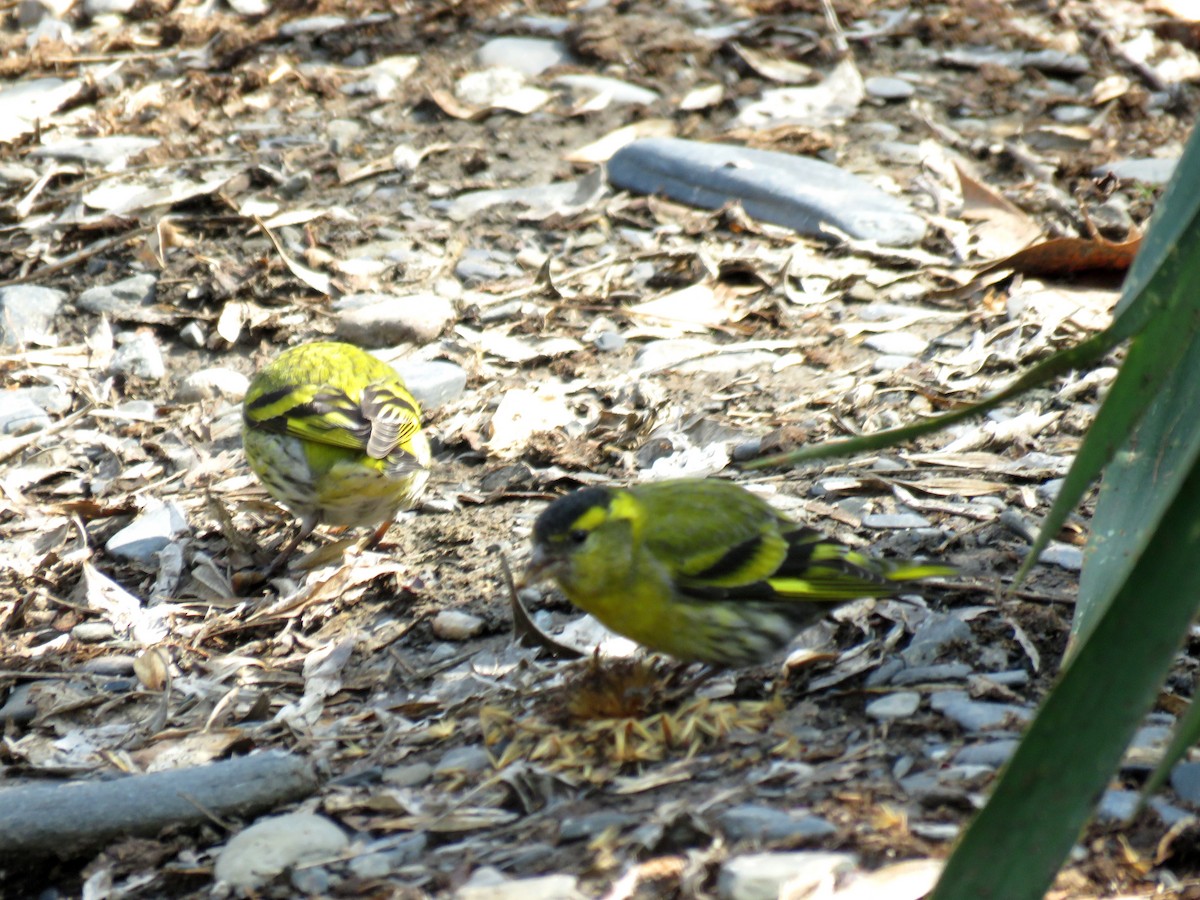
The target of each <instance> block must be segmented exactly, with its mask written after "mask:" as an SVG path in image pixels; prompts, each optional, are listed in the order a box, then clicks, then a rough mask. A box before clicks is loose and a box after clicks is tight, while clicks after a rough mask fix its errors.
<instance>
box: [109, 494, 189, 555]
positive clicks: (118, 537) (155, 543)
mask: <svg viewBox="0 0 1200 900" xmlns="http://www.w3.org/2000/svg"><path fill="white" fill-rule="evenodd" d="M188 531H189V528H188V523H187V519H186V518H184V515H183V511H182V510H180V508H179V507H178V506H176V505H175V503H174V502H170V503H164V504H161V505H159V506H156V507H152V508H148V509H147V510H146V511H145V512H143V513H142V514H141V515H139V516H138V517H137V518H136V519H134V520H133V521H132V522H130V523H129V524H128V525H126V526H125V527H124V528H122V529H121V530H120V531H118V532H117V533H116V534H114V535H113V536H112V537H110V538H109V539H108V541H107V543H105V545H104V549H105V551H107V552H108V553H110V554H112V555H113V556H116V557H118V558H120V559H127V560H131V561H133V562H137V563H140V564H141V565H151V564H153V563H154V561H155V557H154V554H156V553H158V552H159V551H160V550H162V549H163V547H165V546H167V544H169V543H171V541H173V540H175V539H177V538H178V537H180V536H181V535H185V534H187V533H188Z"/></svg>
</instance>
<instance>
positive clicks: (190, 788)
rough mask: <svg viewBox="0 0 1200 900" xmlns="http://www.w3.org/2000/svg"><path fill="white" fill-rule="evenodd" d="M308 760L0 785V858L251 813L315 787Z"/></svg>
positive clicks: (247, 761) (63, 853)
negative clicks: (27, 784) (69, 780)
mask: <svg viewBox="0 0 1200 900" xmlns="http://www.w3.org/2000/svg"><path fill="white" fill-rule="evenodd" d="M318 783H319V782H318V779H317V775H316V773H315V772H314V771H313V768H312V765H311V764H310V763H309V762H308V761H307V760H304V759H301V758H299V757H296V756H292V755H290V754H287V753H279V752H275V751H272V752H267V753H257V754H254V755H253V756H243V757H238V758H236V759H228V760H222V761H221V762H215V763H210V764H208V765H204V766H193V767H190V768H186V769H172V770H170V771H166V772H154V773H151V774H149V775H130V776H128V777H125V778H116V779H113V780H111V781H85V782H69V783H65V784H58V785H53V786H46V785H36V786H32V787H17V788H8V789H6V790H0V858H13V857H17V856H19V855H26V856H28V855H33V856H48V855H54V856H58V857H60V858H62V859H67V858H70V857H71V856H75V855H79V854H81V853H84V852H87V851H89V850H91V849H94V848H95V847H98V846H100V845H102V844H104V843H106V842H107V841H110V840H112V839H114V838H118V837H128V836H130V835H148V836H153V835H155V834H157V833H158V832H159V831H160V830H161V829H163V828H164V827H166V826H167V825H197V824H199V823H201V822H208V821H211V819H212V817H213V816H217V817H222V818H223V817H225V816H249V815H254V814H256V813H260V812H263V811H265V810H268V809H274V808H275V807H277V806H279V805H280V804H283V803H288V802H290V801H292V800H298V799H300V798H301V797H306V796H308V795H309V794H311V793H313V792H314V791H315V790H316V788H317V785H318Z"/></svg>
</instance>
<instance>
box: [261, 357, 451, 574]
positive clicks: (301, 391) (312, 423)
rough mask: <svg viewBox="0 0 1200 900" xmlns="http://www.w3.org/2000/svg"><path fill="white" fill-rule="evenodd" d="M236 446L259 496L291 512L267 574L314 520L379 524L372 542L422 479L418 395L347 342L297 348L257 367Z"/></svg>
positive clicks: (426, 459)
mask: <svg viewBox="0 0 1200 900" xmlns="http://www.w3.org/2000/svg"><path fill="white" fill-rule="evenodd" d="M242 443H243V445H244V447H245V450H246V459H247V461H248V462H249V463H250V468H252V469H253V470H254V473H255V474H256V475H257V476H258V477H259V479H260V480H261V481H262V483H263V486H264V487H266V489H267V492H268V493H270V494H271V496H272V497H274V498H275V499H276V500H278V501H279V502H280V503H282V504H283V505H284V506H286V507H288V509H290V510H291V511H292V512H293V513H295V514H296V515H297V516H298V517H299V518H300V531H299V533H298V534H297V535H296V537H295V538H294V539H293V540H292V541H291V542H290V543H289V544H288V546H287V547H285V548H284V549H283V550H281V551H280V552H279V554H278V555H277V557H276V559H275V562H274V563H273V564H272V565H271V567H270V569H269V570H268V571H269V572H274V571H276V570H277V569H278V568H279V567H280V566H282V565H283V564H284V563H285V562H286V560H287V557H288V556H289V555H290V554H291V552H292V551H293V550H294V549H295V548H296V546H297V545H298V544H299V543H300V541H302V540H303V539H304V538H305V537H307V536H308V535H309V534H311V533H312V530H313V528H315V527H316V526H317V525H318V524H326V525H349V526H358V527H365V526H376V525H379V526H380V528H379V530H378V531H377V532H376V534H375V535H374V537H373V538H372V540H377V539H378V538H380V537H382V535H383V532H384V531H386V530H387V527H388V525H389V524H390V523H391V521H392V519H393V518H394V517H395V515H396V513H397V512H399V511H400V510H402V509H408V508H410V507H412V506H413V505H414V504H415V503H416V502H417V500H418V499H419V497H420V495H421V492H422V490H423V489H424V487H425V482H426V480H427V479H428V477H429V465H430V457H431V454H430V448H429V439H428V438H427V437H426V436H425V434H424V433H423V432H422V431H421V410H420V408H419V406H418V405H417V401H416V400H415V399H413V396H412V395H411V394H410V393H409V392H408V390H407V388H405V386H404V381H403V380H402V379H401V378H400V376H399V375H398V374H397V373H396V370H395V369H393V368H392V367H391V366H389V365H388V364H387V363H385V362H383V361H382V360H379V359H376V358H375V357H374V356H372V355H371V354H369V353H367V352H366V351H364V350H361V349H359V348H358V347H355V346H353V345H352V344H344V343H337V342H334V341H318V342H315V343H310V344H302V345H300V346H298V347H292V348H291V349H289V350H285V351H284V352H283V353H281V354H279V356H277V357H276V358H275V359H274V360H273V361H272V362H270V363H269V364H268V365H267V366H265V367H264V368H263V369H261V370H260V371H259V372H258V374H256V375H255V376H254V379H253V380H252V381H251V382H250V387H249V389H248V390H247V391H246V397H245V399H244V401H243V403H242Z"/></svg>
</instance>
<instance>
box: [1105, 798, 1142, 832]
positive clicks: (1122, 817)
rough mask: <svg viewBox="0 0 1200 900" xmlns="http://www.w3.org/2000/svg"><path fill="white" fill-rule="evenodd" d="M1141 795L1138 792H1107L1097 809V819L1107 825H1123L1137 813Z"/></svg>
mask: <svg viewBox="0 0 1200 900" xmlns="http://www.w3.org/2000/svg"><path fill="white" fill-rule="evenodd" d="M1141 796H1142V795H1141V794H1140V793H1138V792H1137V791H1105V792H1104V794H1103V795H1101V797H1100V803H1099V805H1098V806H1097V807H1096V819H1097V821H1099V822H1102V823H1104V824H1107V825H1123V824H1125V823H1127V822H1129V821H1130V820H1131V819H1132V818H1133V816H1134V814H1135V813H1136V812H1137V808H1138V802H1139V801H1140V800H1141Z"/></svg>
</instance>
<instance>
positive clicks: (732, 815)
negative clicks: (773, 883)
mask: <svg viewBox="0 0 1200 900" xmlns="http://www.w3.org/2000/svg"><path fill="white" fill-rule="evenodd" d="M717 824H718V825H719V826H720V828H721V830H722V831H723V832H724V833H725V837H726V839H727V840H729V841H731V842H733V841H784V840H790V839H797V838H814V837H825V836H826V835H830V834H836V833H837V828H836V827H835V826H834V825H832V824H830V823H829V822H827V821H826V820H825V819H822V818H820V817H818V816H811V815H801V816H797V815H793V814H791V813H787V812H784V811H783V810H778V809H773V808H772V807H770V806H761V805H759V804H755V803H744V804H742V805H740V806H734V807H730V808H729V809H727V810H725V811H724V812H722V813H721V814H720V815H719V816H717Z"/></svg>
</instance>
